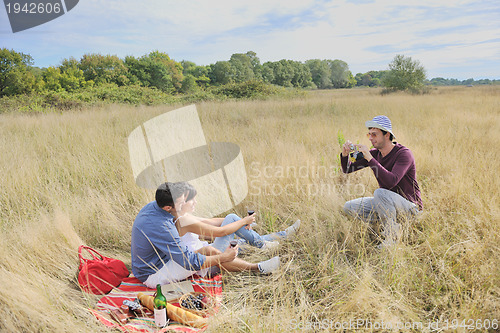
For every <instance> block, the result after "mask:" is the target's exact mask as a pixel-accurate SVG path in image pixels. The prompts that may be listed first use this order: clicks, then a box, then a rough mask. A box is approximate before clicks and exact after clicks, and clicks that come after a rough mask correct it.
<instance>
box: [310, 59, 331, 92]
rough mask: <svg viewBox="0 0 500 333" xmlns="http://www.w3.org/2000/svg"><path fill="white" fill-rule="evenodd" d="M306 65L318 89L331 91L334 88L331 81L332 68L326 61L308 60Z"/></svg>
mask: <svg viewBox="0 0 500 333" xmlns="http://www.w3.org/2000/svg"><path fill="white" fill-rule="evenodd" d="M306 65H307V66H308V67H309V70H310V71H311V79H312V82H314V84H315V85H316V87H318V89H329V88H332V87H333V85H332V81H331V79H330V67H329V66H328V62H327V61H326V60H319V59H312V60H307V61H306Z"/></svg>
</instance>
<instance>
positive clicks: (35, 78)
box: [0, 48, 356, 96]
mask: <svg viewBox="0 0 500 333" xmlns="http://www.w3.org/2000/svg"><path fill="white" fill-rule="evenodd" d="M253 80H256V81H261V82H264V83H268V84H273V85H277V86H282V87H294V88H310V89H315V88H320V89H329V88H351V87H353V86H355V84H356V81H355V79H354V77H353V76H352V73H351V72H350V71H349V67H348V65H347V63H345V62H344V61H341V60H317V59H315V60H308V61H306V62H305V63H303V62H299V61H293V60H285V59H283V60H279V61H275V62H271V61H268V62H265V63H264V64H261V62H260V60H259V58H258V57H257V55H256V53H255V52H252V51H249V52H247V53H235V54H233V55H232V56H231V58H230V59H229V60H228V61H217V62H216V63H214V64H210V65H206V66H199V65H196V64H195V63H194V62H191V61H185V60H183V61H181V62H178V61H175V60H174V59H171V58H170V57H169V56H168V54H166V53H164V52H160V51H153V52H150V53H149V54H146V55H143V56H142V57H133V56H127V57H125V58H124V59H121V58H119V57H117V56H115V55H102V54H85V55H84V56H82V57H81V59H80V60H77V59H75V58H69V59H64V60H63V61H62V62H61V64H60V65H59V66H51V67H48V68H38V67H35V66H33V58H32V57H31V55H29V54H24V53H21V52H16V51H14V50H8V49H6V48H3V49H1V50H0V96H12V95H17V94H24V93H31V92H43V91H55V92H60V91H67V92H74V91H77V90H80V89H85V88H91V87H96V86H100V85H103V84H113V85H116V86H118V87H121V86H130V85H138V86H142V87H149V88H155V89H158V90H160V91H162V92H164V93H168V94H176V93H191V92H194V91H197V90H199V89H205V88H207V87H211V86H215V87H217V86H222V85H226V84H231V83H242V82H247V81H253Z"/></svg>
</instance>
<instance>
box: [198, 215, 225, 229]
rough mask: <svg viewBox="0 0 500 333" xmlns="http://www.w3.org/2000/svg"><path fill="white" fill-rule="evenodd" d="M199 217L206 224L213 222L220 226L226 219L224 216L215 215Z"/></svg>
mask: <svg viewBox="0 0 500 333" xmlns="http://www.w3.org/2000/svg"><path fill="white" fill-rule="evenodd" d="M199 219H200V222H203V223H206V224H211V225H213V226H215V227H220V225H221V224H222V221H224V219H223V218H222V217H214V218H211V219H204V218H201V217H199Z"/></svg>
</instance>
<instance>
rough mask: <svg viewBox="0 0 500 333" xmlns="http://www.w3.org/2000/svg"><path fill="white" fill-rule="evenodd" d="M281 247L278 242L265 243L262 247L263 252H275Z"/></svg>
mask: <svg viewBox="0 0 500 333" xmlns="http://www.w3.org/2000/svg"><path fill="white" fill-rule="evenodd" d="M279 246H280V243H279V242H277V241H264V245H263V246H262V247H261V250H274V249H277V248H278V247H279Z"/></svg>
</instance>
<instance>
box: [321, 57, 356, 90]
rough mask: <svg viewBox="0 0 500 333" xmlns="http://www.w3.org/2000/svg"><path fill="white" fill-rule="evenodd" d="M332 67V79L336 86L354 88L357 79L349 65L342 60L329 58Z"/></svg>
mask: <svg viewBox="0 0 500 333" xmlns="http://www.w3.org/2000/svg"><path fill="white" fill-rule="evenodd" d="M327 62H328V65H329V67H330V80H331V81H332V85H333V87H334V88H352V87H354V85H355V84H356V79H355V78H354V77H353V76H352V73H351V71H350V70H349V65H347V63H346V62H345V61H342V60H338V59H336V60H327Z"/></svg>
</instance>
